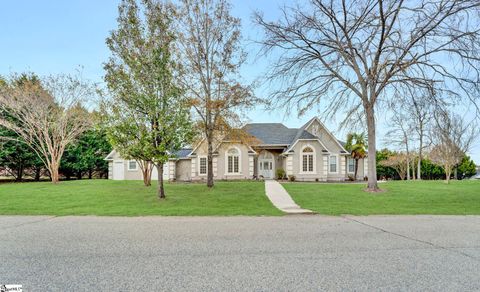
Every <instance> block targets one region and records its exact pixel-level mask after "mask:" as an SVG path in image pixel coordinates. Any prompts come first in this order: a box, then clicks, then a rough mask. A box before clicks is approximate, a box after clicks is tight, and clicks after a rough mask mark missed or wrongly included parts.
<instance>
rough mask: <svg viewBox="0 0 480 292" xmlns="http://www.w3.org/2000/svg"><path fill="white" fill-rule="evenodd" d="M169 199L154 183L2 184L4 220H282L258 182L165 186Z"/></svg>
mask: <svg viewBox="0 0 480 292" xmlns="http://www.w3.org/2000/svg"><path fill="white" fill-rule="evenodd" d="M165 191H166V195H167V199H166V200H163V201H160V200H159V199H158V198H157V196H156V183H153V185H152V186H151V187H145V186H143V183H142V182H141V181H112V180H81V181H64V182H61V183H59V184H58V185H53V184H51V183H49V182H41V183H6V184H0V214H3V215H58V216H62V215H111V216H147V215H185V216H194V215H198V216H205V215H228V216H229V215H281V214H282V213H281V212H280V211H278V210H277V209H276V208H275V207H274V206H273V205H272V204H271V203H270V201H268V198H267V197H266V196H265V187H264V184H263V183H261V182H247V181H241V182H217V183H216V184H215V187H214V188H213V189H211V190H210V189H208V188H207V187H206V185H205V184H182V183H167V184H166V185H165Z"/></svg>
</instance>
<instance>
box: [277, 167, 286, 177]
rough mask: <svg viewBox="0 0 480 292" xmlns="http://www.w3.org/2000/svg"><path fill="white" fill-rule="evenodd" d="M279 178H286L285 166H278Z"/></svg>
mask: <svg viewBox="0 0 480 292" xmlns="http://www.w3.org/2000/svg"><path fill="white" fill-rule="evenodd" d="M276 175H277V179H284V178H285V170H284V169H283V168H278V169H277V170H276Z"/></svg>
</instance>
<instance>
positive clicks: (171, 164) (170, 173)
mask: <svg viewBox="0 0 480 292" xmlns="http://www.w3.org/2000/svg"><path fill="white" fill-rule="evenodd" d="M175 167H176V163H175V161H169V162H168V180H174V179H175V171H176V169H175Z"/></svg>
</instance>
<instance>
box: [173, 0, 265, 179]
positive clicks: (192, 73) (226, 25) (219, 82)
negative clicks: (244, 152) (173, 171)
mask: <svg viewBox="0 0 480 292" xmlns="http://www.w3.org/2000/svg"><path fill="white" fill-rule="evenodd" d="M230 11H231V5H230V4H229V2H228V1H227V0H182V1H181V16H180V23H179V30H180V32H181V33H180V49H179V51H180V52H181V53H182V59H183V66H184V71H185V74H184V77H185V78H184V87H185V88H186V89H187V93H188V94H189V95H190V96H191V101H192V106H193V108H194V110H195V113H196V116H197V117H198V120H199V124H200V125H199V127H200V129H201V131H202V133H203V137H204V138H205V139H206V141H207V149H208V155H207V186H208V187H212V186H213V143H214V141H215V139H218V138H220V137H221V136H222V135H223V133H222V132H223V131H225V130H228V129H230V128H231V127H232V124H234V123H235V122H237V123H238V121H239V120H240V115H239V110H240V109H242V108H245V107H249V106H252V105H254V104H255V102H256V99H255V98H254V96H253V94H252V90H251V88H250V87H249V86H244V85H242V84H240V82H239V81H238V80H239V68H240V67H241V65H242V64H243V63H244V61H245V52H244V51H243V50H242V48H241V46H240V45H241V44H240V41H241V38H240V19H239V18H236V17H233V16H232V15H231V14H230Z"/></svg>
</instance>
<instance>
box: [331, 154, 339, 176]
mask: <svg viewBox="0 0 480 292" xmlns="http://www.w3.org/2000/svg"><path fill="white" fill-rule="evenodd" d="M329 165H330V168H329V171H330V172H333V173H336V172H337V156H335V155H332V156H330V161H329Z"/></svg>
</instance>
